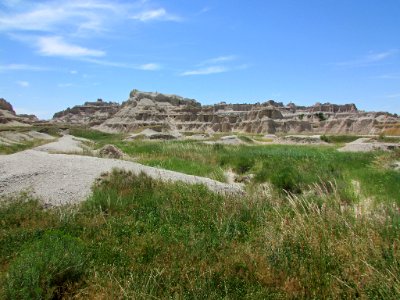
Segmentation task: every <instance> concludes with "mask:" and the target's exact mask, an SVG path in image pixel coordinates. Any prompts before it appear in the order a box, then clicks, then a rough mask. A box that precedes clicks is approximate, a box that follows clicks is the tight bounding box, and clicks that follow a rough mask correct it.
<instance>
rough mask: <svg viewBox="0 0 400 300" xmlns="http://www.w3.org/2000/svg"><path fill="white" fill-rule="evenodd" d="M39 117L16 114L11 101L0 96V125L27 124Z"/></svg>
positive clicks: (36, 120)
mask: <svg viewBox="0 0 400 300" xmlns="http://www.w3.org/2000/svg"><path fill="white" fill-rule="evenodd" d="M38 121H39V119H38V118H37V117H36V116H35V115H26V114H22V115H17V114H16V113H15V111H14V109H13V106H12V105H11V103H9V102H8V101H6V100H5V99H4V98H0V125H3V126H29V125H31V124H33V123H35V122H38Z"/></svg>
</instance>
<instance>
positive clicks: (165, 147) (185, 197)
mask: <svg viewBox="0 0 400 300" xmlns="http://www.w3.org/2000/svg"><path fill="white" fill-rule="evenodd" d="M71 133H72V134H74V135H77V136H80V137H85V138H89V139H91V140H93V141H95V142H96V147H98V148H99V147H101V146H103V145H105V144H109V143H111V144H114V145H116V146H118V147H119V148H120V149H122V150H123V151H124V152H125V153H127V154H129V155H130V156H132V157H133V158H136V159H137V160H138V161H139V162H142V163H144V164H148V165H154V166H160V167H163V168H167V169H172V170H177V171H181V172H184V173H189V174H195V175H201V176H207V177H211V178H214V179H217V180H221V181H223V180H224V171H226V170H228V169H232V170H234V171H235V172H236V173H237V174H243V175H246V174H254V178H253V180H252V182H251V183H249V184H248V185H247V187H246V189H247V194H246V195H245V196H240V197H235V196H224V195H217V194H214V193H212V192H210V191H209V190H207V189H206V188H205V187H204V186H199V185H194V186H192V185H186V184H182V183H163V182H161V181H157V180H153V179H151V178H149V177H147V176H146V175H144V174H140V175H133V174H131V173H125V172H122V171H118V170H115V171H113V172H112V173H111V174H109V175H108V176H104V177H103V178H102V180H101V181H100V182H98V183H97V184H96V185H95V186H94V187H93V194H92V196H90V197H89V198H88V199H87V200H86V201H84V202H82V203H81V204H80V205H77V206H74V207H61V208H50V209H45V208H43V206H42V205H41V204H40V200H37V199H34V198H32V197H31V196H30V195H24V194H23V195H18V196H15V198H14V199H9V200H7V199H6V200H4V201H0V245H1V246H0V299H165V298H176V299H293V298H294V299H356V298H360V299H399V297H400V250H399V243H400V214H399V211H400V210H399V207H400V193H399V191H400V172H399V171H394V170H391V169H390V168H389V167H388V166H389V165H390V163H391V162H393V161H395V160H397V161H398V160H399V159H400V153H399V152H389V153H383V152H374V153H341V152H338V151H336V149H335V147H326V146H287V145H257V144H251V145H241V146H223V145H218V144H216V145H206V144H203V143H199V142H194V141H168V142H154V141H153V142H149V141H144V140H139V141H134V142H124V141H122V139H123V136H122V135H113V134H105V133H99V132H96V131H88V130H84V129H71Z"/></svg>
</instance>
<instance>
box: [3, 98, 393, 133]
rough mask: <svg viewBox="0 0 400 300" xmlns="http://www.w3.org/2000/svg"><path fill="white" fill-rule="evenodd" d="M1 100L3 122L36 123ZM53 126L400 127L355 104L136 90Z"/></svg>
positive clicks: (62, 115)
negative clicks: (235, 100)
mask: <svg viewBox="0 0 400 300" xmlns="http://www.w3.org/2000/svg"><path fill="white" fill-rule="evenodd" d="M0 101H3V102H0V105H1V107H0V123H2V124H6V123H7V122H12V124H18V123H20V124H27V123H32V122H36V121H37V119H36V118H35V117H34V116H26V115H23V116H17V115H16V114H15V112H14V111H13V110H12V107H11V105H10V106H7V105H6V103H7V102H5V101H4V100H3V99H2V100H0ZM1 103H2V104H1ZM50 122H51V123H56V124H75V125H84V126H88V127H92V128H94V129H97V130H101V131H104V132H137V131H140V130H142V129H146V128H151V129H153V130H156V131H175V132H176V131H178V132H188V131H191V132H243V133H262V134H276V133H289V134H298V133H301V134H326V133H329V134H380V133H389V134H390V133H391V132H393V133H397V132H398V131H399V128H400V118H399V117H398V116H397V115H396V114H390V113H386V112H364V111H359V110H358V109H357V107H356V105H355V104H345V105H335V104H330V103H325V104H321V103H317V104H315V105H313V106H309V107H306V106H297V105H295V104H293V103H289V104H287V105H284V104H283V103H280V102H275V101H273V100H269V101H267V102H264V103H255V104H227V103H225V102H221V103H219V104H215V105H201V104H200V103H199V102H197V101H196V100H193V99H188V98H183V97H180V96H176V95H166V94H161V93H151V92H140V91H138V90H133V91H132V92H131V93H130V95H129V99H128V100H127V101H125V102H123V103H122V104H118V103H114V102H105V101H103V100H101V99H99V100H97V101H95V102H86V103H84V104H83V105H78V106H74V107H73V108H68V109H66V110H64V111H61V112H58V113H56V114H54V117H53V119H52V120H50Z"/></svg>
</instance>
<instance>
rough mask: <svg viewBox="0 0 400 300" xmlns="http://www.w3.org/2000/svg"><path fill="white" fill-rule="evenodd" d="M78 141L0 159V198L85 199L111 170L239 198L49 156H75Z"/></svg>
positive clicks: (93, 161)
mask: <svg viewBox="0 0 400 300" xmlns="http://www.w3.org/2000/svg"><path fill="white" fill-rule="evenodd" d="M76 147H79V141H77V140H76V139H75V138H72V137H71V136H64V137H62V138H60V139H59V141H58V142H54V143H50V144H47V145H44V146H40V147H38V148H35V149H32V150H26V151H22V152H18V153H15V154H11V155H0V195H3V196H4V195H8V194H15V193H17V192H20V191H25V190H28V191H30V192H32V193H33V194H34V195H36V196H38V197H39V198H40V199H42V200H43V202H44V203H45V204H46V205H49V206H59V205H64V204H70V203H77V202H80V201H82V200H84V199H86V198H87V197H88V196H89V195H90V192H91V186H92V184H93V183H94V181H95V179H96V178H98V177H99V176H100V175H101V174H102V173H104V172H108V171H110V170H112V169H113V168H118V169H125V170H128V171H132V172H134V173H136V174H138V173H140V172H144V173H146V174H147V175H149V176H150V177H152V178H155V179H161V180H164V181H182V182H185V183H189V184H204V185H206V186H207V187H208V188H210V189H211V190H213V191H215V192H218V193H228V194H243V193H244V192H243V190H242V189H241V188H240V186H239V185H237V184H226V183H221V182H218V181H214V180H212V179H209V178H204V177H197V176H191V175H186V174H182V173H178V172H173V171H167V170H162V169H157V168H153V167H147V166H143V165H141V164H138V163H134V162H128V161H123V160H116V159H106V158H97V157H90V156H80V155H69V154H50V153H48V152H46V151H50V152H55V151H57V152H76V151H77V150H78V149H77V148H76Z"/></svg>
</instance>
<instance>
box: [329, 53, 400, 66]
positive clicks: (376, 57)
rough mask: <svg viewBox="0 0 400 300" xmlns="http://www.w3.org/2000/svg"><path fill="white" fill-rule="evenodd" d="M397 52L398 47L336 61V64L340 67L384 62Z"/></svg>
mask: <svg viewBox="0 0 400 300" xmlns="http://www.w3.org/2000/svg"><path fill="white" fill-rule="evenodd" d="M397 52H398V50H397V49H392V50H388V51H384V52H379V53H370V54H367V55H365V56H363V57H361V58H359V59H355V60H349V61H343V62H339V63H336V65H337V66H340V67H366V66H370V65H374V64H377V63H379V62H382V61H384V60H386V59H388V58H390V57H392V56H394V55H395V54H397Z"/></svg>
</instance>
